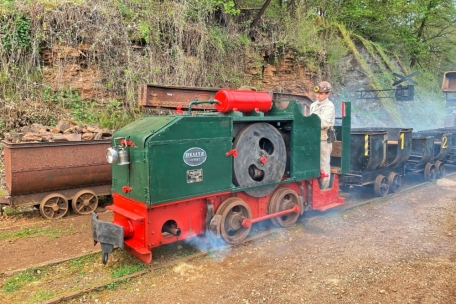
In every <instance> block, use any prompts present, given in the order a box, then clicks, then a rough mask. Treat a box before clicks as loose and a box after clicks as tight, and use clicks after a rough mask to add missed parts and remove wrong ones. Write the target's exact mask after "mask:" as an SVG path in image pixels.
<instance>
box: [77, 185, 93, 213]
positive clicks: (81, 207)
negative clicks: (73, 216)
mask: <svg viewBox="0 0 456 304" xmlns="http://www.w3.org/2000/svg"><path fill="white" fill-rule="evenodd" d="M71 206H72V207H73V211H74V212H76V213H78V214H89V213H91V212H92V211H95V209H97V206H98V197H97V195H96V194H95V192H93V191H91V190H82V191H79V192H78V193H76V194H75V195H74V196H73V199H72V201H71Z"/></svg>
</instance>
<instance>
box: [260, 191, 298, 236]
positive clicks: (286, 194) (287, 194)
mask: <svg viewBox="0 0 456 304" xmlns="http://www.w3.org/2000/svg"><path fill="white" fill-rule="evenodd" d="M296 205H299V197H298V195H297V194H296V192H294V191H293V190H291V189H288V188H280V189H278V190H277V191H276V192H274V195H273V196H272V197H271V200H270V201H269V205H268V212H269V214H271V213H276V212H280V211H284V210H288V209H291V208H293V207H294V206H296ZM298 218H299V213H294V212H293V213H289V214H285V215H282V216H277V217H273V218H271V222H272V223H273V224H274V225H275V226H277V227H284V228H288V227H291V226H293V225H294V224H295V223H296V221H297V220H298Z"/></svg>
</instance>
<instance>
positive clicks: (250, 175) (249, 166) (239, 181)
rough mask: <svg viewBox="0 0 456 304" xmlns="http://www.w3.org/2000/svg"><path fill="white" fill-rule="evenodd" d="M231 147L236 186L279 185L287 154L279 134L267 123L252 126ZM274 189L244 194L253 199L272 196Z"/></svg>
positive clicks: (267, 187)
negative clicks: (233, 151) (233, 155)
mask: <svg viewBox="0 0 456 304" xmlns="http://www.w3.org/2000/svg"><path fill="white" fill-rule="evenodd" d="M233 148H234V149H236V150H237V153H238V156H237V157H235V158H233V179H234V183H235V184H236V186H240V187H253V186H259V185H263V184H269V183H274V182H279V181H280V180H281V179H282V176H283V174H284V172H285V167H286V162H287V153H286V148H285V142H284V140H283V138H282V135H280V133H279V131H277V129H276V128H274V127H273V126H272V125H270V124H268V123H264V122H262V123H254V124H251V125H248V126H247V127H245V128H244V129H242V130H241V131H240V132H239V134H238V135H237V136H236V138H235V140H234V143H233ZM275 187H276V186H266V187H259V188H256V189H249V190H246V191H245V192H246V193H247V194H249V195H251V196H254V197H261V196H265V195H268V194H269V193H271V192H272V191H273V190H274V189H275Z"/></svg>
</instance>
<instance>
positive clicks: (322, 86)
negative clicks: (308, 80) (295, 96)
mask: <svg viewBox="0 0 456 304" xmlns="http://www.w3.org/2000/svg"><path fill="white" fill-rule="evenodd" d="M331 89H332V87H331V84H330V83H329V82H327V81H322V82H320V83H319V84H318V85H317V86H315V87H314V91H315V93H318V92H321V93H328V92H331Z"/></svg>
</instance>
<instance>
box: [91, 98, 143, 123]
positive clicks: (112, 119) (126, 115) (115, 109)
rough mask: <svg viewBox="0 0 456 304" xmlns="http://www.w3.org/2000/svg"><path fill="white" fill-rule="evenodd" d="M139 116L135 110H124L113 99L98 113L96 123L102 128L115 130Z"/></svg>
mask: <svg viewBox="0 0 456 304" xmlns="http://www.w3.org/2000/svg"><path fill="white" fill-rule="evenodd" d="M139 115H140V113H139V111H137V110H136V109H128V108H125V107H123V106H122V104H121V103H120V102H119V101H117V100H115V99H113V100H110V101H109V102H108V103H107V104H106V105H105V106H104V107H103V110H102V111H100V113H99V116H98V117H97V121H98V123H99V125H100V126H101V127H103V128H108V129H113V130H117V129H119V128H121V127H123V126H125V125H127V124H129V123H130V122H132V121H134V120H135V119H137V118H138V116H139Z"/></svg>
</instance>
